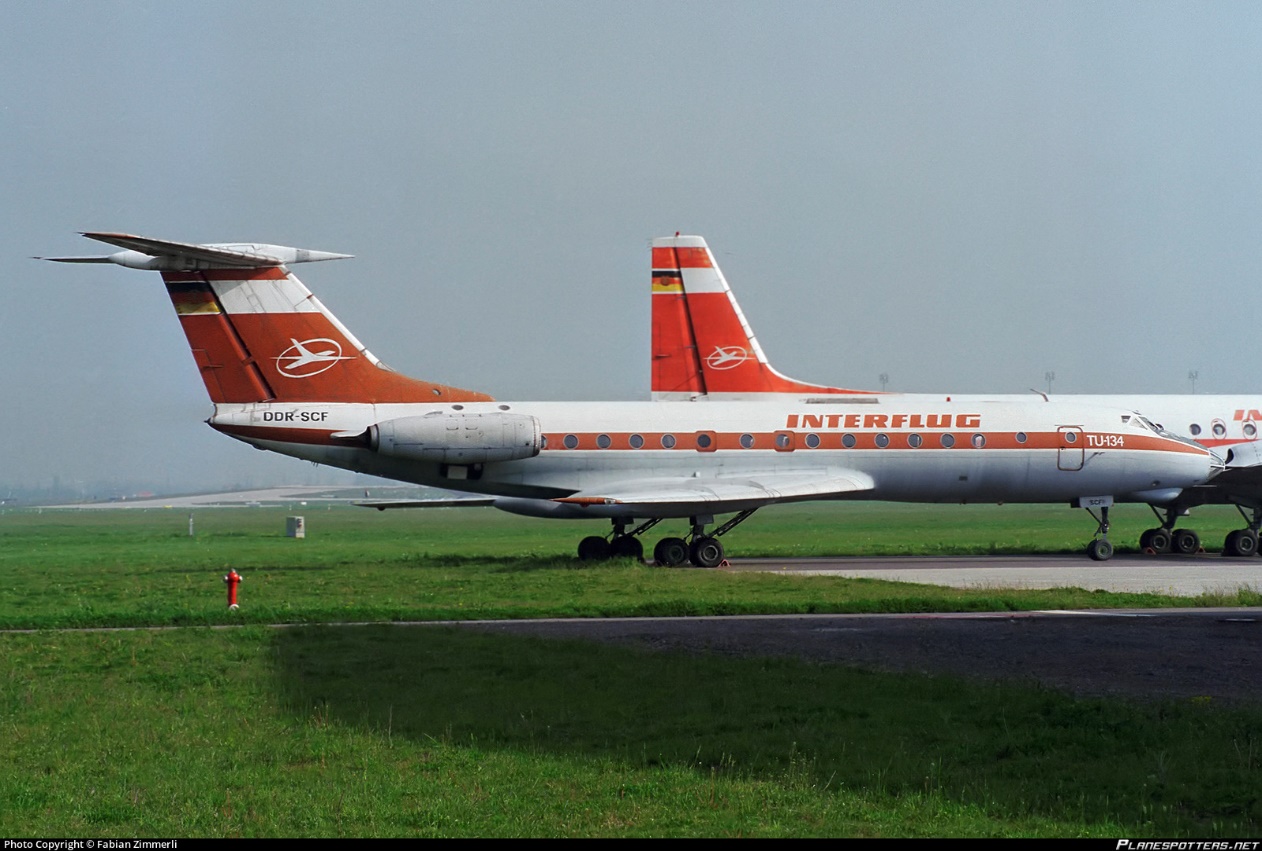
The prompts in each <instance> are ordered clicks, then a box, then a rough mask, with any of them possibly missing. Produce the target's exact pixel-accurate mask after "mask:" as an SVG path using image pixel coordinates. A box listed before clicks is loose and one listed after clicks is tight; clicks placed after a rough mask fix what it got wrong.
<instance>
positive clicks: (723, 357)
mask: <svg viewBox="0 0 1262 851" xmlns="http://www.w3.org/2000/svg"><path fill="white" fill-rule="evenodd" d="M652 352H653V377H652V392H653V398H654V399H681V398H683V399H687V398H696V397H698V396H703V395H708V396H711V397H722V398H726V399H739V398H757V397H759V396H762V395H765V394H775V393H779V394H791V395H799V396H802V395H829V394H868V393H870V392H871V391H865V390H846V389H844V388H840V387H826V386H823V385H819V384H807V383H805V382H802V381H796V380H794V379H792V378H788V377H786V376H784V375H781V374H780V373H779V372H776V370H775V369H774V368H772V366H771V364H770V363H768V362H767V357H766V355H764V354H763V351H762V347H761V346H759V345H758V340H757V338H755V337H754V332H753V329H751V328H750V327H749V323H748V322H747V321H746V320H745V314H743V313H742V312H741V308H740V305H739V304H737V303H736V298H735V296H733V295H732V291H731V289H730V288H729V287H728V285H727V280H726V279H725V278H724V277H723V273H722V272H721V271H719V265H718V263H716V262H715V260H714V255H713V254H711V253H710V249H709V247H708V246H707V245H706V242H705V240H704V239H702V238H701V237H699V236H679V235H678V234H676V235H675V236H673V237H663V238H660V239H655V240H653V344H652Z"/></svg>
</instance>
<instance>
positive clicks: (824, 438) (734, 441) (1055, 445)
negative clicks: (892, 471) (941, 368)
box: [544, 430, 1203, 454]
mask: <svg viewBox="0 0 1262 851" xmlns="http://www.w3.org/2000/svg"><path fill="white" fill-rule="evenodd" d="M778 433H786V432H772V431H760V432H713V431H704V432H690V431H689V432H660V431H641V432H630V431H626V432H613V431H610V432H546V433H545V434H544V438H545V439H546V440H547V446H546V447H545V449H546V450H547V451H560V452H574V451H579V450H590V451H601V452H609V451H618V450H629V451H633V452H635V451H639V452H645V451H650V450H670V451H675V450H691V451H705V452H710V451H714V449H719V450H734V451H744V450H749V449H761V450H770V449H775V448H776V445H775V436H776V434H778ZM787 433H789V434H792V435H794V438H795V439H794V446H795V447H796V451H799V452H813V451H816V450H819V449H825V450H840V451H850V450H853V449H886V450H897V449H903V450H915V451H917V452H927V451H934V450H942V449H951V450H957V449H969V450H973V449H975V448H976V447H974V445H973V438H974V436H975V435H981V436H982V437H983V438H984V439H985V445H984V446H983V447H982V450H983V451H984V450H987V449H1003V450H1014V449H1042V450H1046V449H1068V450H1078V449H1082V450H1087V451H1102V450H1105V449H1119V450H1130V451H1138V452H1185V453H1190V454H1199V453H1201V452H1202V451H1203V450H1201V449H1199V448H1197V447H1195V446H1189V445H1188V444H1186V443H1182V442H1179V441H1171V440H1167V439H1166V438H1162V437H1157V436H1155V435H1138V434H1116V433H1110V432H1084V433H1082V434H1081V436H1080V438H1079V441H1078V442H1074V443H1070V442H1068V441H1066V440H1065V438H1064V433H1062V432H1027V433H1026V437H1025V441H1024V442H1022V441H1020V440H1018V439H1017V435H1016V433H1015V432H987V431H958V430H952V431H926V432H905V431H902V432H900V431H886V432H876V431H851V432H806V431H788V432H787ZM699 434H705V435H708V436H709V437H710V438H711V440H712V443H711V446H710V447H702V446H699V445H698V444H697V437H698V435H699ZM812 434H813V435H815V436H816V437H818V438H819V444H818V446H815V447H809V446H808V445H807V442H806V438H807V436H808V435H812ZM913 434H915V435H919V436H920V438H921V439H922V441H923V442H922V444H921V445H920V446H919V447H913V446H912V445H911V444H910V442H909V438H910V437H911V436H912V435H913ZM634 435H638V436H639V437H641V438H643V440H644V444H643V446H641V447H640V448H639V449H638V450H637V449H635V448H634V447H632V445H631V438H632V436H634ZM745 435H749V436H750V437H752V438H753V443H752V445H751V446H749V447H745V446H743V445H742V444H741V438H742V437H744V436H745ZM878 435H885V436H886V437H887V438H888V439H889V443H888V444H887V445H885V446H880V445H878V443H877V436H878ZM944 435H950V436H951V437H952V438H953V439H954V445H953V446H943V445H942V442H941V441H942V437H943V436H944ZM568 436H573V437H575V438H576V439H577V441H578V443H577V444H576V445H575V446H574V447H573V448H572V449H571V448H568V447H566V446H565V444H564V440H565V438H566V437H568ZM602 436H603V437H608V438H609V440H610V445H609V446H608V447H607V448H604V449H602V448H601V447H600V446H599V444H598V443H597V439H598V438H600V437H602ZM667 436H669V437H672V438H674V442H675V445H674V446H671V447H666V446H663V445H662V439H663V438H664V437H667ZM847 436H849V437H853V438H854V441H855V443H854V446H846V445H845V444H844V443H843V442H842V441H843V439H844V438H845V437H847ZM1092 438H1096V440H1097V445H1091V443H1092ZM1111 441H1112V442H1113V443H1114V444H1115V445H1108V444H1109V443H1110V442H1111ZM1117 441H1121V445H1116V443H1117Z"/></svg>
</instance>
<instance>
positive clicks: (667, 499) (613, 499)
mask: <svg viewBox="0 0 1262 851" xmlns="http://www.w3.org/2000/svg"><path fill="white" fill-rule="evenodd" d="M874 487H875V483H874V482H873V481H872V477H871V476H869V475H867V474H866V473H861V472H859V471H857V470H846V469H837V468H821V469H818V470H795V471H793V472H787V473H763V474H753V475H743V476H715V477H710V478H705V479H700V478H693V477H684V476H677V477H669V478H653V479H642V480H638V481H628V482H622V483H615V484H612V485H609V486H606V487H598V488H591V489H588V490H583V491H579V492H578V493H575V494H571V495H570V496H567V497H562V498H560V499H554V500H553V502H559V503H568V504H571V505H592V506H595V505H642V506H645V507H648V508H653V507H654V506H657V507H664V506H667V505H672V506H682V505H695V506H696V507H697V508H698V509H702V508H704V509H707V510H712V511H722V510H724V506H732V507H751V506H757V505H769V504H771V503H773V502H792V501H794V500H802V499H827V498H828V497H830V496H842V495H844V494H848V493H858V492H861V491H868V490H872V489H873V488H874Z"/></svg>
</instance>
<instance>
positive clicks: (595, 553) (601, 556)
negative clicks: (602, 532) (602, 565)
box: [578, 535, 610, 561]
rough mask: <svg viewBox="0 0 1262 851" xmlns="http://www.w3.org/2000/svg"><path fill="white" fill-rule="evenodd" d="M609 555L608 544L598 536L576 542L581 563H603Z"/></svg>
mask: <svg viewBox="0 0 1262 851" xmlns="http://www.w3.org/2000/svg"><path fill="white" fill-rule="evenodd" d="M609 554H610V549H609V542H608V541H606V540H605V539H604V538H602V537H600V536H599V535H588V536H587V537H586V538H584V539H583V540H581V541H579V542H578V557H579V558H580V559H582V560H583V561H604V560H605V559H607V558H609Z"/></svg>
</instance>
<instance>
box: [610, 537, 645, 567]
mask: <svg viewBox="0 0 1262 851" xmlns="http://www.w3.org/2000/svg"><path fill="white" fill-rule="evenodd" d="M609 554H610V555H611V556H613V557H614V558H633V559H636V560H638V561H644V544H642V543H640V539H639V538H636V537H634V536H632V535H619V536H618V537H616V538H614V539H613V540H612V541H610V542H609Z"/></svg>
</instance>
